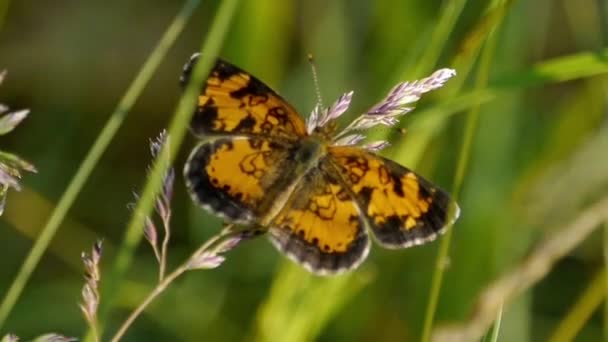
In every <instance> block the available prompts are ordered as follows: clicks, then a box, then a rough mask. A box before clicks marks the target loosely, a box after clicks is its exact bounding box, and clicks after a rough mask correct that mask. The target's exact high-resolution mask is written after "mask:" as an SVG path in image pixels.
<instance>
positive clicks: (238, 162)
mask: <svg viewBox="0 0 608 342" xmlns="http://www.w3.org/2000/svg"><path fill="white" fill-rule="evenodd" d="M289 153H290V151H289V149H288V148H286V147H285V146H283V145H279V144H276V143H274V142H272V141H270V140H267V139H264V138H259V137H248V138H245V137H240V138H235V137H231V138H217V139H208V140H206V141H203V142H201V143H200V144H199V145H198V146H197V147H196V148H195V149H194V150H193V151H192V153H191V154H190V157H189V158H188V161H187V162H186V167H185V168H184V177H185V179H186V186H187V187H188V190H189V191H190V194H191V196H192V198H193V199H194V200H195V201H196V202H197V203H199V204H200V205H201V206H203V207H205V208H206V209H208V210H211V211H212V212H214V213H217V214H219V215H220V216H222V217H224V218H226V219H228V220H229V221H232V222H237V223H253V222H256V220H257V219H258V218H259V217H260V216H261V215H263V214H264V212H265V211H266V210H267V206H269V205H271V204H272V198H273V191H275V189H280V188H281V182H287V181H288V179H287V178H286V177H285V176H284V175H285V174H284V170H289V168H290V167H291V164H290V163H289V162H288V159H289Z"/></svg>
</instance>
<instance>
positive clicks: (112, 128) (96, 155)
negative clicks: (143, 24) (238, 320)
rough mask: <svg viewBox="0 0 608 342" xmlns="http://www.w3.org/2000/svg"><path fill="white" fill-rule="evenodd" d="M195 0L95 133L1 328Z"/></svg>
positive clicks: (0, 307) (7, 304)
mask: <svg viewBox="0 0 608 342" xmlns="http://www.w3.org/2000/svg"><path fill="white" fill-rule="evenodd" d="M198 2H199V1H198V0H189V1H188V2H186V4H185V5H184V7H183V8H182V9H181V11H180V13H179V14H178V15H177V17H176V18H175V19H174V20H173V22H172V23H171V24H170V26H169V27H168V28H167V30H166V31H165V33H164V35H163V36H162V38H161V39H160V41H159V43H158V44H157V45H156V47H155V48H154V50H153V51H152V53H151V54H150V56H149V57H148V59H147V60H146V62H145V63H144V65H143V67H142V68H141V70H140V71H139V73H138V74H137V76H136V77H135V79H134V80H133V83H131V85H130V86H129V88H128V89H127V92H126V93H125V94H124V96H123V97H122V99H121V100H120V102H119V103H118V106H117V107H116V109H115V110H114V112H113V113H112V114H111V115H110V118H109V119H108V121H107V123H106V124H105V126H104V127H103V129H102V130H101V132H100V133H99V135H98V136H97V139H96V140H95V142H94V143H93V145H92V146H91V149H90V150H89V152H88V153H87V155H86V157H85V159H84V160H83V162H82V163H81V164H80V166H79V167H78V170H77V171H76V174H75V175H74V177H73V178H72V179H71V181H70V183H69V185H68V186H67V188H66V189H65V191H64V193H63V194H62V196H61V198H60V199H59V202H58V203H57V207H55V210H54V211H53V213H52V214H51V216H50V218H49V220H48V221H47V223H46V224H45V226H44V228H43V229H42V231H41V233H40V235H39V236H38V239H37V240H36V242H35V243H34V245H33V246H32V249H31V250H30V252H29V254H28V256H27V257H26V259H25V260H24V262H23V264H22V265H21V268H20V270H19V273H18V274H17V276H16V277H15V279H14V280H13V283H12V284H11V286H10V288H9V289H8V291H7V292H6V294H5V296H4V299H3V301H2V304H0V328H1V327H2V325H3V324H4V322H5V321H6V319H7V317H8V315H9V314H10V312H11V310H12V309H13V306H14V305H15V303H16V302H17V300H18V299H19V296H20V295H21V292H23V289H24V288H25V285H26V284H27V282H28V280H29V278H30V276H31V274H32V272H33V271H34V269H35V268H36V266H37V265H38V262H39V261H40V258H41V257H42V255H43V254H44V252H45V251H46V249H47V248H48V245H49V243H50V242H51V240H52V239H53V237H54V236H55V233H56V232H57V229H58V228H59V225H60V224H61V223H62V222H63V219H64V218H65V216H66V214H67V212H68V210H69V209H70V208H71V207H72V204H73V203H74V201H75V200H76V198H77V196H78V194H79V193H80V191H81V190H82V187H83V186H84V184H85V182H86V181H87V179H88V178H89V176H90V175H91V172H92V171H93V169H94V168H95V166H96V165H97V163H98V162H99V159H100V158H101V156H102V154H103V153H104V151H105V150H106V148H107V147H108V145H109V144H110V142H111V141H112V139H113V138H114V136H115V135H116V132H117V131H118V129H119V128H120V126H121V125H122V123H123V121H124V119H125V117H126V116H127V114H128V113H129V111H130V110H131V108H132V107H133V104H134V103H135V101H136V100H137V98H138V97H139V95H140V94H141V93H142V91H143V89H144V87H145V86H146V84H147V83H148V81H149V80H150V78H152V76H153V75H154V72H155V71H156V69H157V68H158V66H159V65H160V62H161V61H162V60H163V58H164V57H165V55H166V54H167V51H168V50H169V48H170V47H171V46H172V45H173V43H174V42H175V39H176V38H177V36H178V35H179V34H180V33H181V31H182V29H183V28H184V25H185V24H186V22H187V20H188V18H190V16H191V14H192V12H193V11H194V8H195V7H196V6H197V5H198Z"/></svg>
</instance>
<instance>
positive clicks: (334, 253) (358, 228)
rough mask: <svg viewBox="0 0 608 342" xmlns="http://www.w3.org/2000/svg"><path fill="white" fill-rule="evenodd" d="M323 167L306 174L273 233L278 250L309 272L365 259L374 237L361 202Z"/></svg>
mask: <svg viewBox="0 0 608 342" xmlns="http://www.w3.org/2000/svg"><path fill="white" fill-rule="evenodd" d="M322 167H323V165H322V164H321V165H320V166H319V168H314V169H312V170H310V171H309V172H308V173H307V174H306V175H305V176H304V177H303V179H302V180H301V181H300V183H299V184H298V186H297V187H296V188H295V190H294V192H293V194H292V195H291V198H290V200H289V201H288V202H287V203H286V205H285V207H284V208H283V209H282V211H281V212H280V213H279V214H278V216H277V217H276V218H275V220H274V222H273V223H272V227H271V228H270V230H269V234H270V239H271V241H272V242H273V243H274V245H275V246H276V247H277V248H278V249H279V250H281V251H282V252H284V253H285V254H287V256H289V257H290V258H291V259H292V260H294V261H295V262H297V263H299V264H301V265H303V266H304V267H305V268H307V269H308V270H309V271H311V272H313V273H317V274H335V273H339V272H342V271H345V270H348V269H352V268H354V267H356V266H357V265H359V264H360V263H361V262H362V261H363V260H364V259H365V257H366V256H367V253H368V251H369V238H368V236H367V229H366V227H365V220H364V217H363V215H362V213H361V212H360V209H359V206H358V205H357V203H356V202H355V200H354V199H353V197H352V196H351V195H350V194H349V192H348V191H347V190H346V189H344V187H343V186H342V185H341V184H340V182H339V181H338V180H337V179H336V178H335V177H334V176H333V175H332V174H331V173H328V172H325V170H323V169H322Z"/></svg>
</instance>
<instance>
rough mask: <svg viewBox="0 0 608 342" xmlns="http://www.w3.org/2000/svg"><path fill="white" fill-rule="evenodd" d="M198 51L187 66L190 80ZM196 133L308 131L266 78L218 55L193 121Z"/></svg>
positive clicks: (288, 135)
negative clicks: (254, 75) (269, 85)
mask: <svg viewBox="0 0 608 342" xmlns="http://www.w3.org/2000/svg"><path fill="white" fill-rule="evenodd" d="M197 60H198V54H195V55H194V56H192V58H191V59H190V61H189V62H188V63H187V64H186V65H185V66H184V71H183V74H182V77H181V82H182V84H183V85H185V84H187V82H188V80H189V78H190V73H191V72H192V70H193V68H194V65H195V64H196V61H197ZM190 129H191V131H192V132H193V133H194V135H196V136H199V137H201V136H209V135H232V134H236V135H239V134H240V135H255V136H264V137H274V138H279V139H286V140H290V141H294V140H297V139H298V138H299V137H302V136H304V135H306V127H305V124H304V121H303V120H302V118H301V117H300V116H299V115H298V113H297V112H296V110H295V109H294V108H293V107H292V106H291V105H290V104H289V103H287V101H285V100H283V98H281V97H280V96H279V95H278V94H277V93H276V92H274V91H273V90H272V89H270V88H269V87H268V86H267V85H265V84H264V83H263V82H261V81H260V80H258V79H257V78H255V77H253V76H251V75H250V74H249V73H247V72H245V71H243V70H241V69H239V68H238V67H236V66H234V65H232V64H230V63H228V62H226V61H223V60H220V59H218V60H217V61H216V62H215V65H214V67H213V68H212V69H211V72H210V74H209V77H208V78H207V80H206V82H205V83H204V84H203V87H202V89H201V94H200V96H199V98H198V103H197V106H196V111H195V113H194V115H193V117H192V121H191V123H190Z"/></svg>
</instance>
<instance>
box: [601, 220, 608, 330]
mask: <svg viewBox="0 0 608 342" xmlns="http://www.w3.org/2000/svg"><path fill="white" fill-rule="evenodd" d="M604 298H608V221H606V222H605V223H604ZM603 318H604V319H603V320H602V323H603V324H602V325H603V326H602V328H603V329H602V333H603V334H604V341H608V300H605V301H604V317H603Z"/></svg>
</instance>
